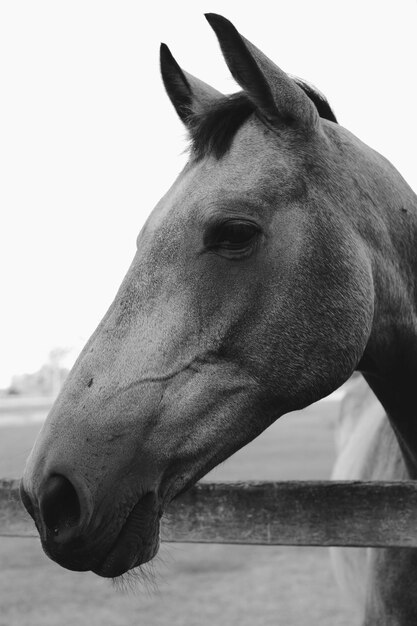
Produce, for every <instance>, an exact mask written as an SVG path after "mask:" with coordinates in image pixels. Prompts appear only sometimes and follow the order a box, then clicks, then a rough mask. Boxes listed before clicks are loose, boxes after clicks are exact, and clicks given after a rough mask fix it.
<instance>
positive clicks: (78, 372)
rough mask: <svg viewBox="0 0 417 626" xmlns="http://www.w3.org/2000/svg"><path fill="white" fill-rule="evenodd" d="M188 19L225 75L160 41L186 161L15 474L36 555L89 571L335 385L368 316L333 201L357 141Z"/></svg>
mask: <svg viewBox="0 0 417 626" xmlns="http://www.w3.org/2000/svg"><path fill="white" fill-rule="evenodd" d="M207 19H208V21H209V23H210V25H211V26H212V27H213V29H214V31H215V33H216V35H217V37H218V40H219V43H220V46H221V49H222V51H223V54H224V57H225V60H226V63H227V65H228V67H229V69H230V71H231V74H232V75H233V77H234V78H235V80H236V81H237V82H238V83H239V85H240V87H241V88H242V91H241V92H240V93H238V94H234V95H232V96H224V95H222V94H221V93H219V92H218V91H216V90H215V89H213V88H212V87H210V86H208V85H206V84H205V83H204V82H202V81H200V80H199V79H197V78H195V77H193V76H191V75H190V74H188V73H187V72H185V71H183V70H182V69H181V68H180V67H179V65H178V64H177V62H176V61H175V60H174V58H173V57H172V55H171V53H170V52H169V50H168V48H167V47H166V46H164V45H163V46H162V47H161V70H162V77H163V81H164V84H165V87H166V90H167V93H168V95H169V97H170V99H171V101H172V103H173V105H174V107H175V109H176V111H177V112H178V114H179V117H180V118H181V120H182V121H183V123H184V124H185V126H186V127H187V129H188V131H189V135H190V142H191V147H190V156H189V160H188V163H187V164H186V166H185V168H184V170H183V171H182V172H181V173H180V175H179V176H178V178H177V180H176V181H175V182H174V184H173V186H172V187H171V188H170V189H169V191H168V192H167V193H166V195H165V196H164V197H163V198H162V199H161V200H160V202H159V203H158V204H157V206H156V208H155V209H154V210H153V212H152V213H151V215H150V217H149V219H148V220H147V222H146V224H145V226H144V227H143V229H142V231H141V232H140V234H139V236H138V240H137V251H136V254H135V257H134V259H133V262H132V264H131V266H130V268H129V270H128V272H127V275H126V277H125V279H124V281H123V283H122V285H121V287H120V289H119V291H118V293H117V295H116V298H115V300H114V302H113V304H112V305H111V307H110V309H109V310H108V312H107V313H106V315H105V316H104V318H103V320H102V322H101V323H100V325H99V327H98V328H97V330H96V331H95V332H94V334H93V335H92V337H91V338H90V340H89V341H88V343H87V345H86V346H85V348H84V350H83V351H82V353H81V355H80V356H79V358H78V360H77V362H76V364H75V366H74V367H73V369H72V371H71V373H70V375H69V377H68V379H67V381H66V383H65V385H64V387H63V389H62V391H61V393H60V395H59V397H58V398H57V400H56V402H55V404H54V406H53V408H52V410H51V412H50V414H49V416H48V418H47V420H46V422H45V424H44V426H43V428H42V431H41V433H40V434H39V436H38V438H37V441H36V443H35V446H34V448H33V450H32V453H31V455H30V457H29V459H28V462H27V466H26V469H25V473H24V477H23V479H22V488H21V493H22V499H23V501H24V503H25V505H26V507H27V509H28V510H29V512H30V513H31V515H32V516H33V518H34V520H35V522H36V525H37V527H38V530H39V533H40V536H41V539H42V543H43V547H44V549H45V551H46V552H47V554H48V555H49V556H50V557H51V558H53V559H55V560H56V561H58V562H59V563H60V564H61V565H63V566H65V567H67V568H69V569H74V570H80V571H81V570H92V571H94V572H96V573H97V574H99V575H101V576H106V577H114V576H118V575H120V574H122V573H123V572H125V571H127V570H129V569H131V568H133V567H135V566H137V565H140V564H141V563H144V562H146V561H148V560H150V559H151V558H153V556H154V555H155V554H156V552H157V550H158V542H159V532H158V531H159V522H160V518H161V516H162V515H163V512H164V509H165V507H166V505H167V504H168V503H169V502H170V501H171V500H172V499H173V498H175V497H176V496H177V495H178V494H179V493H180V492H182V491H183V490H185V489H187V487H189V486H191V485H192V484H193V483H195V482H196V481H197V480H198V479H199V478H200V477H202V476H203V475H204V474H206V473H207V472H208V471H209V470H210V469H212V468H213V467H214V466H216V465H217V464H218V463H220V462H222V461H224V460H225V459H226V458H228V457H229V456H230V455H231V454H233V453H234V452H235V451H236V450H237V449H239V448H241V447H242V446H244V445H245V444H247V443H248V442H249V441H251V440H252V439H253V438H254V437H256V436H257V435H258V434H259V433H261V432H262V431H263V430H264V429H265V428H267V426H268V425H270V424H271V423H272V422H273V421H274V420H275V419H277V418H278V417H279V416H281V415H282V414H284V413H287V412H289V411H292V410H294V409H300V408H302V407H304V406H306V405H308V404H310V403H311V402H314V401H316V400H318V399H320V398H321V397H323V396H325V395H327V394H329V393H330V392H332V391H333V390H334V389H336V388H337V387H338V386H340V385H341V384H342V383H343V382H344V381H345V380H346V379H347V378H348V377H349V376H350V375H351V373H352V372H353V371H354V369H355V368H356V367H357V365H358V362H359V361H360V359H361V357H362V354H363V352H364V350H365V347H366V344H367V341H368V338H369V334H370V332H371V325H372V316H373V282H372V272H371V264H370V261H369V258H368V255H367V252H366V247H365V245H364V243H363V239H362V238H361V237H360V236H358V232H357V223H356V221H355V219H356V218H352V217H350V216H349V215H348V210H347V207H349V206H350V205H354V204H356V203H357V202H356V195H357V193H358V192H357V186H355V185H353V184H352V173H351V172H352V171H357V169H358V167H359V168H360V167H362V166H363V167H366V165H362V161H363V160H364V158H363V157H361V150H362V147H361V145H359V144H360V142H359V141H358V140H357V139H356V138H354V137H353V136H352V135H350V134H349V133H348V132H347V131H344V129H341V127H339V126H338V125H337V124H335V122H334V121H331V119H332V115H331V114H330V113H329V111H330V109H329V108H328V107H327V109H326V104H325V102H323V103H322V104H323V106H324V108H325V109H326V110H327V111H328V115H327V117H328V119H324V118H323V117H320V114H319V110H320V107H319V106H318V105H317V103H316V104H315V103H314V102H313V101H312V99H311V97H309V92H308V88H307V87H306V86H305V85H303V83H302V82H300V81H296V80H294V79H293V78H291V77H290V76H289V75H287V74H286V73H285V72H283V71H282V70H281V69H280V68H278V67H277V66H276V65H275V64H274V63H273V62H272V61H271V60H269V59H268V58H267V57H266V56H265V55H264V54H263V53H262V52H261V51H260V50H258V49H257V48H256V47H255V46H254V45H253V44H251V43H250V42H249V41H247V40H246V39H245V38H244V37H242V36H241V35H240V34H239V33H238V31H237V30H236V29H235V28H234V26H233V25H232V24H231V23H230V22H228V21H227V20H226V19H224V18H222V17H220V16H217V15H213V14H210V15H208V16H207ZM361 159H362V161H361Z"/></svg>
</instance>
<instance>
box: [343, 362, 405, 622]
mask: <svg viewBox="0 0 417 626" xmlns="http://www.w3.org/2000/svg"><path fill="white" fill-rule="evenodd" d="M336 446H337V454H338V456H337V461H336V464H335V467H334V470H333V475H332V477H333V478H334V479H335V480H365V481H367V480H379V481H385V480H386V481H396V480H398V481H400V480H408V479H409V476H408V473H407V469H406V466H405V463H404V460H403V456H402V453H401V450H400V447H399V445H398V442H397V439H396V437H395V434H394V431H393V429H392V427H391V425H390V423H389V421H388V419H387V416H386V414H385V411H384V409H383V407H382V406H381V404H380V403H379V401H378V399H377V398H376V396H375V395H374V393H373V392H372V391H371V389H370V388H369V387H368V385H367V384H366V382H365V380H364V378H363V377H362V376H361V375H360V374H355V375H354V376H353V377H352V378H351V379H350V380H349V381H348V383H347V384H346V395H345V397H344V399H343V401H342V406H341V410H340V416H339V422H338V425H337V429H336ZM331 555H332V561H333V565H334V570H335V574H336V578H337V580H338V583H339V585H340V587H341V588H342V590H343V591H344V592H345V594H346V596H347V598H348V600H349V605H351V606H352V605H353V606H355V607H356V609H357V611H358V613H359V616H360V619H361V620H362V621H360V622H359V623H360V624H363V625H367V626H368V625H371V624H378V625H381V626H384V625H387V626H388V625H389V626H396V625H397V624H417V619H416V612H417V593H416V591H417V584H416V579H417V576H416V574H417V550H415V549H410V548H332V549H331ZM371 616H372V617H371Z"/></svg>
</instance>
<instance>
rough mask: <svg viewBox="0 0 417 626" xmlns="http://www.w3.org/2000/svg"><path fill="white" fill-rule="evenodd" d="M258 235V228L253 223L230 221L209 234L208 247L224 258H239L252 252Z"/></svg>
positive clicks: (219, 225)
mask: <svg viewBox="0 0 417 626" xmlns="http://www.w3.org/2000/svg"><path fill="white" fill-rule="evenodd" d="M258 233H259V229H258V227H257V226H256V225H255V224H252V223H251V222H244V221H241V220H240V221H239V220H228V221H226V222H223V223H222V224H218V225H217V226H215V227H214V228H213V229H212V230H211V232H209V234H208V237H207V238H206V245H207V247H208V248H209V249H211V250H213V251H214V252H217V253H218V254H221V255H222V256H227V257H234V258H237V257H239V256H243V255H246V253H249V252H250V251H251V250H252V248H253V244H254V242H255V239H256V236H257V234H258Z"/></svg>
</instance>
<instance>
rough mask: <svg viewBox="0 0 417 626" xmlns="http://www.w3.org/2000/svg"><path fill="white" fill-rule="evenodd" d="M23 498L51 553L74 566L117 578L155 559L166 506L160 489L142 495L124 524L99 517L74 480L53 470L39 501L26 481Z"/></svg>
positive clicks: (122, 521)
mask: <svg viewBox="0 0 417 626" xmlns="http://www.w3.org/2000/svg"><path fill="white" fill-rule="evenodd" d="M20 495H21V499H22V502H23V504H24V506H25V508H26V509H27V511H28V513H29V514H30V515H31V517H32V518H33V519H34V521H35V524H36V527H37V529H38V531H39V534H40V537H41V541H42V547H43V549H44V551H45V553H46V554H47V555H48V556H49V557H50V558H51V559H52V560H54V561H56V562H57V563H59V564H60V565H61V566H62V567H65V568H67V569H70V570H74V571H88V570H92V571H93V572H94V573H96V574H98V575H99V576H104V577H107V578H115V577H117V576H120V575H121V574H124V573H125V572H127V571H128V570H130V569H132V568H134V567H137V566H139V565H141V564H142V563H146V562H147V561H149V560H151V559H152V558H153V557H154V556H155V554H156V553H157V551H158V548H159V520H160V517H161V507H160V504H159V499H158V497H157V495H156V494H155V493H154V492H148V493H147V494H146V495H145V496H143V497H142V498H140V499H139V500H138V501H137V502H136V503H135V504H134V506H133V507H132V508H131V510H130V512H128V513H127V515H125V516H124V517H122V519H121V522H120V523H119V524H116V525H115V524H114V523H111V520H107V523H106V520H101V521H99V520H97V519H95V514H94V510H92V511H86V510H85V506H83V504H85V502H83V498H82V496H81V497H80V496H79V494H78V492H77V490H76V489H75V487H74V486H73V485H72V483H71V482H70V481H69V480H68V479H66V478H65V477H64V476H61V475H58V474H56V475H54V476H51V477H50V478H49V479H48V481H47V482H46V483H45V484H44V485H43V489H42V490H41V495H40V497H39V498H38V501H37V502H34V501H33V499H32V498H31V497H30V495H29V494H28V493H27V491H26V490H25V487H24V485H23V481H22V482H21V485H20Z"/></svg>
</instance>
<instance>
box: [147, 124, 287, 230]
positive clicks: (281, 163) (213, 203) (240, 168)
mask: <svg viewBox="0 0 417 626" xmlns="http://www.w3.org/2000/svg"><path fill="white" fill-rule="evenodd" d="M255 131H256V132H255ZM290 169H291V168H290V166H289V163H288V161H287V159H286V157H285V155H284V154H282V153H280V151H279V150H277V149H276V146H274V144H273V142H272V141H270V140H269V141H268V140H267V139H266V140H265V138H264V137H263V135H262V133H259V130H256V129H255V128H253V126H252V127H251V125H249V128H246V129H244V130H242V131H239V132H238V136H237V137H236V138H235V140H234V142H233V145H232V147H231V149H230V151H229V152H228V153H227V154H226V155H224V156H223V157H222V158H221V159H217V158H216V157H215V156H213V155H208V156H206V157H204V158H202V159H200V160H198V161H192V160H191V161H190V162H189V163H188V164H187V166H186V167H185V168H184V170H183V172H182V173H181V174H180V175H179V177H178V178H177V180H176V181H175V183H174V184H173V185H172V187H171V189H169V191H168V192H167V193H166V194H165V196H164V197H163V198H162V199H161V200H160V202H159V203H158V205H157V206H156V207H155V209H154V211H153V213H152V214H151V216H150V219H149V220H148V224H147V228H148V229H149V231H153V230H155V229H157V228H158V227H161V226H163V225H165V226H168V225H169V224H170V225H171V226H172V227H174V226H175V224H179V223H181V224H182V225H183V224H184V222H187V221H193V222H194V221H195V220H196V219H197V220H203V219H204V218H205V217H207V216H208V215H209V213H210V212H211V211H216V210H218V209H219V208H222V209H227V208H228V204H229V203H230V204H231V205H233V201H234V200H237V201H239V200H240V199H241V200H247V201H248V203H247V205H248V206H250V207H251V208H253V207H255V208H256V205H257V204H258V205H259V207H260V208H263V207H264V205H265V200H264V199H265V196H268V195H269V194H270V192H271V189H273V188H274V187H277V186H278V183H279V184H281V185H282V183H283V182H284V179H288V178H291V177H292V173H291V171H290ZM235 204H236V203H235ZM242 209H243V210H244V204H242Z"/></svg>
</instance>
